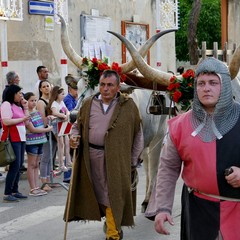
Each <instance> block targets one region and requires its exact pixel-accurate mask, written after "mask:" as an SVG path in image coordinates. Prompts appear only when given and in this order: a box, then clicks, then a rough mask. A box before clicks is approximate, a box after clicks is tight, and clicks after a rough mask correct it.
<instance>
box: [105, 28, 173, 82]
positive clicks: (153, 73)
mask: <svg viewBox="0 0 240 240" xmlns="http://www.w3.org/2000/svg"><path fill="white" fill-rule="evenodd" d="M108 32H109V33H111V34H113V35H114V36H116V37H117V38H119V39H120V40H121V41H122V42H123V43H124V44H125V46H126V47H127V49H128V51H129V53H130V54H131V56H132V59H133V61H134V62H135V65H136V66H137V68H138V70H139V71H140V72H141V74H142V75H143V76H144V77H145V78H147V79H148V80H150V81H153V82H156V83H159V84H161V85H164V86H168V85H169V80H170V78H171V77H172V74H170V73H166V72H163V71H160V70H156V69H154V68H152V67H151V66H149V65H148V64H147V63H146V62H145V60H144V59H143V57H142V56H141V55H140V54H139V52H138V51H137V50H136V48H135V47H134V46H133V44H132V43H131V42H130V41H129V40H128V39H126V38H125V37H123V36H122V35H120V34H118V33H115V32H112V31H108Z"/></svg>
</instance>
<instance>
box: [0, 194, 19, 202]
mask: <svg viewBox="0 0 240 240" xmlns="http://www.w3.org/2000/svg"><path fill="white" fill-rule="evenodd" d="M3 201H4V202H19V200H18V199H17V198H16V197H14V196H13V195H8V196H4V197H3Z"/></svg>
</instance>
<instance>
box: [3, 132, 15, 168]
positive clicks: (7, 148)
mask: <svg viewBox="0 0 240 240" xmlns="http://www.w3.org/2000/svg"><path fill="white" fill-rule="evenodd" d="M15 160H16V156H15V153H14V151H13V147H12V144H11V142H10V140H9V132H8V138H7V140H6V141H1V142H0V167H5V166H7V165H9V164H10V163H11V162H13V161H15Z"/></svg>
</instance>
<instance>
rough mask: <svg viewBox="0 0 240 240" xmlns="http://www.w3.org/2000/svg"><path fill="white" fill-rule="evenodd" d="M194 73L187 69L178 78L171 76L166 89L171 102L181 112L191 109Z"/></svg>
mask: <svg viewBox="0 0 240 240" xmlns="http://www.w3.org/2000/svg"><path fill="white" fill-rule="evenodd" d="M194 76H195V73H194V71H193V70H192V69H188V70H187V71H186V72H184V73H183V74H182V75H181V76H180V77H178V76H172V77H171V79H170V84H169V86H168V87H167V93H168V95H169V97H170V99H171V100H172V101H174V102H175V103H177V104H179V105H180V106H181V110H182V111H188V110H189V109H190V108H191V102H192V99H193V95H194V91H193V82H194Z"/></svg>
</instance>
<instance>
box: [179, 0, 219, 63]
mask: <svg viewBox="0 0 240 240" xmlns="http://www.w3.org/2000/svg"><path fill="white" fill-rule="evenodd" d="M192 5H193V0H179V7H180V10H179V11H180V19H179V25H180V28H179V30H178V31H177V33H176V56H177V59H178V60H179V61H189V54H188V46H187V31H188V19H189V15H190V12H191V8H192ZM197 40H198V47H199V48H201V47H202V41H206V42H207V48H208V49H212V48H213V42H218V45H219V46H221V45H220V44H221V3H220V0H202V7H201V12H200V16H199V21H198V26H197Z"/></svg>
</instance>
